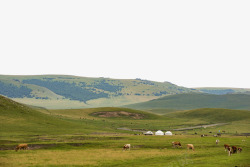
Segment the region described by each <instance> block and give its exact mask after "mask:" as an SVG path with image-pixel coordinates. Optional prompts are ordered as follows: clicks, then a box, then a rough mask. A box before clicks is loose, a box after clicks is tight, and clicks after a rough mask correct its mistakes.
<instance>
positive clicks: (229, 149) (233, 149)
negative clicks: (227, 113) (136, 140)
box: [123, 139, 242, 156]
mask: <svg viewBox="0 0 250 167" xmlns="http://www.w3.org/2000/svg"><path fill="white" fill-rule="evenodd" d="M219 142H220V141H219V140H218V139H217V140H215V143H216V144H219ZM172 146H173V148H176V147H177V148H179V147H180V148H182V145H181V142H179V141H173V142H172ZM130 147H131V145H130V144H125V145H124V146H123V150H124V151H125V150H130ZM224 148H225V151H227V152H228V156H231V155H232V154H235V153H241V152H242V148H241V147H238V148H237V147H236V146H231V147H230V146H229V145H228V144H224ZM187 149H188V150H189V149H192V150H193V151H194V145H193V144H187Z"/></svg>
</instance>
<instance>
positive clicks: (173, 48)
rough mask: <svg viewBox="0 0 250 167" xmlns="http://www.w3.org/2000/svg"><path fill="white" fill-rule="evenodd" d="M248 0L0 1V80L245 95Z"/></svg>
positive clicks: (248, 83)
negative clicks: (105, 81)
mask: <svg viewBox="0 0 250 167" xmlns="http://www.w3.org/2000/svg"><path fill="white" fill-rule="evenodd" d="M249 9H250V1H249V0H202V1H201V0H188V1H187V0H176V1H170V0H157V1H153V0H150V1H149V0H90V1H87V0H22V1H20V0H2V1H0V75H40V74H65V75H76V76H83V77H108V78H114V79H135V78H140V79H147V80H152V81H158V82H164V81H168V82H171V83H174V84H176V85H179V86H184V87H189V88H191V87H235V88H250V77H249V74H250V61H249V59H250V21H249V20H250V10H249Z"/></svg>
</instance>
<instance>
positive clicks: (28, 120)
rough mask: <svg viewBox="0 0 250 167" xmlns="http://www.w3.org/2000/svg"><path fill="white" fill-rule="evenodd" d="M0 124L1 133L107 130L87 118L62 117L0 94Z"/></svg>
mask: <svg viewBox="0 0 250 167" xmlns="http://www.w3.org/2000/svg"><path fill="white" fill-rule="evenodd" d="M0 126H1V129H0V133H1V135H4V134H9V135H30V134H32V135H34V134H36V135H41V134H42V135H44V134H67V133H89V132H93V131H109V129H108V128H107V129H105V127H103V128H102V129H98V128H97V127H96V125H95V124H94V125H93V123H92V122H91V121H90V122H89V120H85V123H83V122H82V121H76V120H72V119H68V118H64V117H62V116H61V115H53V114H52V113H51V112H50V111H48V110H42V109H40V110H38V109H37V108H31V107H29V106H26V105H24V104H21V103H17V102H15V101H13V100H11V99H8V98H6V97H3V96H0ZM97 129H98V130H97Z"/></svg>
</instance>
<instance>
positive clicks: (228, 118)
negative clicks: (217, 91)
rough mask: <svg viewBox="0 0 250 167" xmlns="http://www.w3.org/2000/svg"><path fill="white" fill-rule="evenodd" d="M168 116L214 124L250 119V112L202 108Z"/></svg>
mask: <svg viewBox="0 0 250 167" xmlns="http://www.w3.org/2000/svg"><path fill="white" fill-rule="evenodd" d="M168 116H171V117H178V118H187V119H201V120H206V121H209V122H212V123H218V122H232V121H241V120H245V119H250V111H247V110H232V109H221V108H201V109H195V110H189V111H180V112H172V113H170V114H168Z"/></svg>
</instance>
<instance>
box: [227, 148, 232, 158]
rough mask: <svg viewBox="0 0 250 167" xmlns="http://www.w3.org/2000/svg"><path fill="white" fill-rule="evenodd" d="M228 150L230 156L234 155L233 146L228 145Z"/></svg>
mask: <svg viewBox="0 0 250 167" xmlns="http://www.w3.org/2000/svg"><path fill="white" fill-rule="evenodd" d="M227 151H228V156H231V155H232V153H233V152H232V148H231V147H227Z"/></svg>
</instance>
